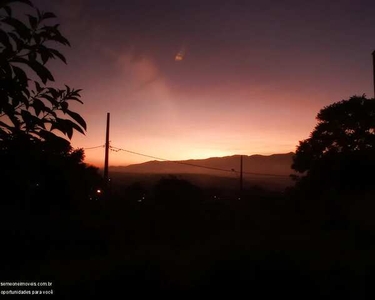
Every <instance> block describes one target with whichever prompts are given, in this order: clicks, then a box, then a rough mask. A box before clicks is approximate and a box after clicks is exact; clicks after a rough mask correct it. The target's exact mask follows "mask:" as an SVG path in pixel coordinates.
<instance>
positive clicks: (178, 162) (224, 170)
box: [110, 146, 233, 173]
mask: <svg viewBox="0 0 375 300" xmlns="http://www.w3.org/2000/svg"><path fill="white" fill-rule="evenodd" d="M110 148H111V149H113V150H114V151H115V152H119V151H124V152H128V153H131V154H136V155H140V156H144V157H148V158H153V159H157V160H162V161H168V162H172V163H175V164H179V165H186V166H191V167H197V168H204V169H209V170H215V171H222V172H230V173H233V170H227V169H220V168H214V167H207V166H200V165H195V164H190V163H185V162H181V161H176V160H170V159H165V158H160V157H156V156H152V155H147V154H142V153H139V152H134V151H130V150H126V149H122V148H117V147H112V146H111V147H110Z"/></svg>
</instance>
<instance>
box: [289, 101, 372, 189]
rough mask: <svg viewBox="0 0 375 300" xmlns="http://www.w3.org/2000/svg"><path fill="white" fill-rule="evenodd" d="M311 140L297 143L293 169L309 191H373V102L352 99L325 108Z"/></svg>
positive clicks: (319, 114)
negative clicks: (299, 174)
mask: <svg viewBox="0 0 375 300" xmlns="http://www.w3.org/2000/svg"><path fill="white" fill-rule="evenodd" d="M317 120H318V124H317V125H316V126H315V128H314V130H313V132H312V133H311V134H310V137H309V138H308V139H306V140H304V141H300V143H299V146H298V147H297V151H296V154H295V156H294V158H293V165H292V168H293V169H294V170H296V171H297V172H299V173H301V174H302V175H303V176H299V177H298V176H297V177H296V179H297V182H298V185H299V186H300V187H303V188H306V187H310V190H311V191H314V190H315V191H317V188H318V190H320V191H321V190H329V189H333V190H336V191H345V190H346V191H347V190H353V189H354V190H360V189H366V190H368V189H372V188H373V187H374V184H373V182H372V180H371V178H372V177H373V175H374V170H375V168H374V167H375V99H367V98H366V97H365V96H364V95H363V96H360V97H359V96H353V97H351V98H350V99H349V100H342V101H340V102H337V103H334V104H331V105H329V106H327V107H324V108H323V109H322V110H321V111H320V112H319V113H318V115H317Z"/></svg>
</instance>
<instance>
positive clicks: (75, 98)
mask: <svg viewBox="0 0 375 300" xmlns="http://www.w3.org/2000/svg"><path fill="white" fill-rule="evenodd" d="M68 100H75V101H78V102H79V103H81V104H83V102H82V100H80V99H79V98H77V97H69V99H68Z"/></svg>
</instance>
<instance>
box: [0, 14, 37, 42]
mask: <svg viewBox="0 0 375 300" xmlns="http://www.w3.org/2000/svg"><path fill="white" fill-rule="evenodd" d="M2 22H4V23H5V24H8V25H10V26H12V27H13V28H14V29H15V30H16V32H17V33H18V34H19V36H20V37H21V38H23V39H28V38H30V37H31V33H30V29H29V28H28V27H27V26H26V25H25V24H23V23H22V22H21V21H20V20H17V19H15V18H12V17H6V18H5V19H3V20H2Z"/></svg>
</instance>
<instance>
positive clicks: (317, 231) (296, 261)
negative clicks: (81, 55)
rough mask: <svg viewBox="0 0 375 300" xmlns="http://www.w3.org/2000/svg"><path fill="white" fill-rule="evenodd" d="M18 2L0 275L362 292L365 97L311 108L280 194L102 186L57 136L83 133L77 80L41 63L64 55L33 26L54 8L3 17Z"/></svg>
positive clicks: (368, 124) (367, 168) (11, 23)
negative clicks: (62, 79)
mask: <svg viewBox="0 0 375 300" xmlns="http://www.w3.org/2000/svg"><path fill="white" fill-rule="evenodd" d="M16 2H20V3H23V4H28V5H29V6H32V4H31V2H30V1H28V0H18V1H16V0H6V1H0V11H1V15H0V167H1V169H0V193H1V194H0V238H1V244H0V247H1V248H0V249H1V253H0V281H1V282H4V281H17V282H19V281H52V282H53V289H54V292H55V294H57V295H59V296H61V297H62V298H65V299H73V298H85V299H86V298H88V297H92V296H94V297H100V298H103V299H112V298H114V297H115V296H120V299H121V298H125V297H129V296H130V297H134V296H135V297H137V296H139V295H143V294H151V295H152V296H155V295H157V294H160V293H161V292H164V293H165V292H175V293H176V295H177V296H180V295H182V296H184V295H186V294H188V293H189V294H196V295H201V294H206V295H207V296H220V295H229V296H237V295H238V296H249V297H255V298H258V297H259V298H267V297H270V296H271V297H273V298H276V297H277V298H279V297H281V298H284V297H285V298H291V297H293V298H295V297H298V298H299V299H320V298H322V297H325V296H327V297H335V298H336V297H337V298H338V299H348V298H352V299H363V298H369V297H370V295H372V294H373V291H372V290H373V287H372V286H373V282H372V279H373V277H374V275H375V274H374V273H375V256H374V252H375V236H374V235H375V219H374V217H373V212H374V208H375V204H374V196H375V185H374V182H373V177H374V167H375V159H374V157H375V152H374V149H375V119H374V116H375V99H366V97H365V96H364V95H363V96H362V97H358V96H354V97H352V98H350V99H349V100H343V101H341V102H338V103H334V104H332V105H330V106H328V107H326V108H324V109H322V110H321V111H320V112H319V114H318V116H317V121H318V124H317V126H316V128H315V129H314V131H313V132H312V133H311V135H310V137H309V138H308V139H306V140H305V141H301V142H300V144H299V146H298V147H297V150H296V153H295V157H294V159H293V165H292V168H293V169H294V170H295V171H297V172H298V173H299V174H300V176H294V179H295V181H296V182H295V186H294V187H293V188H291V189H288V190H286V191H284V192H280V191H279V192H275V191H274V192H270V191H267V190H266V189H264V188H259V186H258V187H251V186H248V185H245V187H246V188H245V189H244V191H243V192H242V193H239V192H238V190H237V189H230V188H228V187H226V186H223V185H218V186H216V187H211V188H202V187H199V186H197V185H195V184H194V183H191V182H190V181H189V180H184V179H183V178H176V177H168V176H167V177H165V178H162V179H160V180H158V181H156V182H155V183H154V184H152V185H147V186H145V185H143V183H142V182H138V183H137V182H133V183H132V184H128V183H125V184H120V185H118V184H116V183H115V182H113V183H112V186H111V189H110V190H108V191H106V192H105V193H104V191H105V190H103V186H105V185H106V183H103V180H102V178H101V176H99V174H98V170H97V169H96V168H93V167H90V166H88V165H86V164H85V163H84V153H83V150H82V149H73V148H72V147H71V145H70V142H69V141H68V139H71V137H72V135H73V132H81V133H84V132H85V130H86V123H85V121H84V120H83V118H82V117H81V116H80V115H79V114H77V113H76V112H73V111H71V110H70V103H71V102H72V101H78V102H81V100H80V90H74V89H71V88H70V87H68V86H65V88H64V89H58V88H56V87H55V85H53V87H51V86H49V84H50V83H51V82H52V81H53V80H54V79H53V76H52V74H51V73H50V71H49V69H47V67H46V66H47V63H48V61H49V60H50V59H52V58H58V59H60V60H62V61H63V62H65V57H64V56H63V55H62V54H61V53H60V52H59V51H57V50H56V49H55V48H50V47H52V45H51V44H56V43H57V44H60V45H59V46H60V47H61V46H62V45H63V46H65V45H69V42H68V41H67V40H66V39H65V37H63V36H62V34H61V33H60V31H59V28H58V26H54V25H48V26H45V20H49V19H54V18H55V15H54V14H52V13H43V12H41V11H39V10H37V11H36V12H34V14H33V15H28V17H27V21H26V22H21V21H20V20H18V19H15V18H14V17H13V14H12V8H13V6H12V5H13V3H16ZM27 22H28V23H27ZM48 24H49V23H48ZM55 46H56V45H55ZM59 49H60V48H59ZM25 67H26V68H25ZM25 70H26V72H27V73H26V72H25ZM29 73H30V74H31V75H30V74H29ZM30 78H33V79H34V80H31V79H30Z"/></svg>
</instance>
